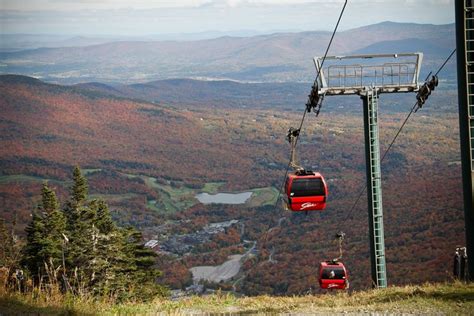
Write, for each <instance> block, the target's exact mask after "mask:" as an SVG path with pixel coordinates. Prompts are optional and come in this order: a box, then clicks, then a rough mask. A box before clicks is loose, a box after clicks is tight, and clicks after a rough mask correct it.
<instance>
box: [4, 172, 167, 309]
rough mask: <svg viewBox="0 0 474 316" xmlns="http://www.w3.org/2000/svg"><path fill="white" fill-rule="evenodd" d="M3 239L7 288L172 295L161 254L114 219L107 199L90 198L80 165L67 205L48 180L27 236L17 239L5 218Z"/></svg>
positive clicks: (119, 296)
mask: <svg viewBox="0 0 474 316" xmlns="http://www.w3.org/2000/svg"><path fill="white" fill-rule="evenodd" d="M0 238H1V239H2V241H3V242H2V243H0V251H1V252H0V267H2V271H3V272H1V273H0V276H1V275H3V287H4V288H8V287H9V286H10V288H12V287H14V288H15V289H16V290H20V291H28V290H32V289H38V290H41V291H46V292H52V291H57V292H63V293H66V292H67V293H72V294H74V295H93V296H97V297H99V296H105V297H112V298H115V299H118V300H128V299H134V300H136V299H139V300H146V299H150V298H153V297H155V296H157V295H166V293H167V290H166V288H164V287H163V286H161V285H160V284H158V283H157V279H158V277H159V276H160V275H161V272H160V271H159V270H158V269H157V268H156V266H155V256H156V254H155V253H154V252H153V251H152V250H151V249H148V248H146V247H144V245H143V240H142V235H141V233H140V232H139V231H137V230H136V229H134V228H131V227H128V228H122V227H118V226H117V225H116V224H115V223H114V222H113V220H112V217H111V214H110V211H109V209H108V206H107V204H106V203H105V202H104V201H103V200H101V199H89V198H88V184H87V180H86V178H85V177H84V176H83V174H82V172H81V170H80V168H79V167H75V168H74V171H73V184H72V186H71V188H70V194H69V198H68V200H67V201H66V202H65V203H64V206H63V207H61V206H60V202H59V200H58V198H57V196H56V193H55V192H54V190H53V189H52V188H50V186H49V185H48V183H47V182H45V183H43V187H42V190H41V202H40V204H39V206H38V207H37V209H36V210H34V211H33V212H32V219H31V222H30V223H29V225H28V226H27V227H26V240H25V241H23V242H20V241H18V240H16V236H15V235H14V234H13V232H9V231H8V229H7V225H6V224H5V222H4V221H3V220H1V221H0ZM12 280H14V282H12ZM0 286H2V284H0Z"/></svg>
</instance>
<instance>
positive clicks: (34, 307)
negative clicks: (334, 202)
mask: <svg viewBox="0 0 474 316" xmlns="http://www.w3.org/2000/svg"><path fill="white" fill-rule="evenodd" d="M332 294H333V293H326V294H324V295H305V296H299V297H295V296H293V297H271V296H258V297H242V298H237V297H235V296H232V295H225V294H221V293H218V294H215V295H210V296H204V297H197V296H195V297H190V298H185V299H181V300H173V301H172V300H164V299H157V300H155V301H153V302H151V303H147V304H136V303H135V304H133V303H129V304H118V305H114V304H111V303H110V302H108V303H107V302H92V301H88V300H74V301H72V300H69V301H67V302H65V301H63V300H61V299H57V298H56V299H55V300H50V301H45V300H44V299H43V298H40V299H37V300H33V299H32V298H31V297H28V296H21V295H14V296H8V295H4V296H2V295H0V309H1V310H2V311H3V312H4V313H5V314H6V315H9V314H23V313H27V314H31V313H35V314H36V315H63V314H66V313H74V314H76V313H78V314H87V315H116V314H134V315H136V314H139V315H141V314H143V315H150V314H158V313H160V314H161V313H166V314H180V315H196V314H209V313H211V314H224V313H225V314H229V313H232V314H305V315H306V314H318V315H319V314H325V315H326V314H346V313H350V314H369V313H370V314H410V315H412V314H415V315H420V314H436V315H468V314H471V313H472V309H473V308H474V287H473V286H472V285H464V284H461V283H454V284H434V285H430V284H424V285H422V286H406V287H391V288H388V289H383V290H369V291H363V292H353V293H350V294H348V293H337V294H334V295H332Z"/></svg>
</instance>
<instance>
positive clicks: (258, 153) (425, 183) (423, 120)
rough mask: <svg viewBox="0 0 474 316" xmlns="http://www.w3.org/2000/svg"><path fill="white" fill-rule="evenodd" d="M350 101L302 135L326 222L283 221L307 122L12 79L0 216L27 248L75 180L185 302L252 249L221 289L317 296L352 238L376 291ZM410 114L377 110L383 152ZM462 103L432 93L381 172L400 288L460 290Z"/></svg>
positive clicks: (354, 103)
mask: <svg viewBox="0 0 474 316" xmlns="http://www.w3.org/2000/svg"><path fill="white" fill-rule="evenodd" d="M94 86H97V85H94ZM102 88H104V87H102ZM255 89H256V88H255ZM256 90H258V89H256ZM184 93H185V92H183V94H184ZM295 93H299V92H295ZM261 95H262V94H260V96H259V97H258V98H257V103H258V102H259V98H261ZM411 97H413V98H414V96H413V95H412V96H411ZM229 98H235V96H233V97H232V96H229ZM407 98H408V97H407ZM269 99H270V100H271V99H272V97H271V96H270V97H269ZM347 99H348V101H346V102H347V103H340V102H339V100H340V99H338V98H334V99H331V98H328V100H327V102H326V103H325V106H324V108H323V112H321V115H320V117H319V118H317V119H316V118H314V117H313V115H310V116H309V117H308V121H307V122H306V124H305V128H304V132H303V134H302V138H301V142H300V145H299V146H300V147H299V148H300V149H299V150H300V157H301V161H302V163H303V164H304V165H305V166H307V167H308V168H312V169H314V170H320V171H321V172H323V173H324V176H325V177H326V179H327V181H328V183H329V191H330V195H329V200H328V208H327V209H326V210H325V211H324V212H321V213H316V214H309V215H308V216H304V215H302V214H290V213H287V212H284V211H283V210H282V209H281V208H280V207H279V205H277V207H274V206H275V199H276V195H277V193H276V192H277V191H276V190H277V189H276V188H278V187H279V186H280V185H281V181H282V176H283V174H282V173H283V171H284V170H285V167H286V164H287V162H288V160H287V159H288V155H289V146H288V144H287V142H286V140H285V139H284V137H285V135H286V131H287V129H288V127H290V126H294V125H295V124H296V123H297V122H299V120H300V119H301V113H300V112H295V111H288V110H282V109H275V108H269V109H264V108H253V107H250V106H249V107H247V108H244V107H242V108H239V107H222V108H220V107H218V106H216V105H215V104H214V105H212V106H210V105H207V104H203V105H201V106H200V107H188V106H182V105H181V106H180V105H179V104H173V105H172V106H171V105H169V104H167V103H165V102H164V103H160V104H155V103H150V102H146V101H137V100H134V99H131V98H124V97H118V96H114V95H111V94H110V93H109V92H107V93H103V92H102V91H98V90H97V89H95V90H94V89H93V90H88V89H87V87H84V86H83V87H75V86H60V85H52V84H47V83H44V82H41V81H39V80H36V79H32V78H27V77H21V76H1V77H0V131H1V132H0V165H1V168H0V170H1V171H0V172H1V173H0V215H1V216H2V217H4V218H6V219H7V221H9V222H10V223H11V222H12V221H13V219H16V221H17V223H18V225H17V231H18V232H21V231H22V228H23V227H24V225H25V224H26V223H27V222H29V220H30V213H31V211H32V210H33V209H34V208H35V205H36V204H37V202H38V198H39V192H40V187H41V182H42V181H43V180H48V181H49V183H50V184H52V185H53V187H54V188H56V189H57V191H58V193H59V195H60V197H61V196H64V195H65V194H66V192H67V188H68V187H69V185H70V182H68V181H69V172H70V170H72V166H74V165H76V164H79V165H80V166H81V167H82V168H83V169H84V171H85V173H86V175H87V179H88V181H89V186H90V188H91V194H92V195H93V197H101V198H104V199H106V200H107V201H108V202H109V203H110V204H111V206H112V207H111V208H112V209H113V211H114V219H115V220H116V221H117V222H119V223H120V224H123V225H128V224H132V225H134V226H137V227H139V228H141V229H142V231H143V232H144V234H145V236H146V237H147V239H153V240H157V243H158V244H159V247H157V248H156V251H157V252H159V254H160V258H159V265H160V268H161V269H162V270H163V271H164V277H163V282H165V283H166V284H168V285H170V287H172V288H173V289H184V288H186V286H188V285H190V284H191V283H192V280H190V273H189V269H190V268H192V267H197V266H218V265H221V264H223V263H224V262H226V261H227V260H228V256H229V255H243V254H245V253H246V252H248V251H249V250H250V249H251V247H252V246H253V245H254V246H255V249H254V251H252V252H251V254H250V255H248V256H244V257H243V258H244V259H243V260H242V262H241V264H242V267H241V269H240V270H239V273H238V274H237V275H235V276H233V277H232V278H231V279H229V280H226V281H225V282H222V283H220V284H211V285H209V286H210V287H211V288H219V287H220V288H222V289H227V290H231V289H232V288H233V287H235V291H236V292H238V293H245V294H247V295H257V294H262V293H265V294H272V295H287V294H303V293H306V292H307V291H308V290H311V291H313V290H314V291H316V289H315V287H314V286H315V284H316V277H315V273H316V269H317V264H318V262H319V261H321V260H325V259H328V258H332V257H334V256H335V255H336V251H337V249H336V247H335V245H334V243H333V241H332V239H333V235H334V234H335V233H336V232H338V231H340V230H344V231H345V232H346V234H347V240H346V242H347V243H346V246H345V256H344V258H345V263H346V264H347V265H348V267H349V271H350V275H351V285H352V286H353V288H354V289H362V288H367V287H369V286H370V277H369V262H368V259H367V258H368V242H367V240H368V231H367V215H366V212H367V211H366V201H365V198H363V199H361V201H360V202H359V204H358V206H357V207H356V208H355V209H354V211H353V212H352V213H349V209H350V208H351V206H352V204H353V203H354V201H355V198H356V197H357V194H358V192H359V191H360V189H361V185H363V184H364V181H365V161H364V146H363V128H362V114H361V112H362V109H361V106H360V100H359V98H357V97H353V98H347ZM407 100H409V103H408V102H407V103H404V102H397V100H395V99H390V98H386V97H385V96H382V97H381V104H382V105H381V114H380V115H381V117H380V122H381V129H380V137H381V143H382V150H384V149H385V148H386V146H387V144H388V143H389V141H390V140H391V138H392V137H393V135H394V133H395V132H396V131H397V129H398V127H399V125H400V124H401V121H402V120H403V119H404V118H405V116H406V113H407V112H408V111H409V109H410V108H411V106H412V104H413V99H407ZM456 100H457V99H456V94H455V92H453V91H450V90H436V91H435V92H434V93H433V94H432V96H430V100H429V102H428V103H427V105H426V106H425V107H424V108H423V109H422V110H420V111H418V112H417V113H416V114H415V115H414V116H413V118H412V120H411V121H410V122H409V125H407V127H406V129H405V130H404V132H403V134H402V135H401V137H400V139H399V141H398V142H397V144H396V146H395V147H394V148H393V150H392V151H391V153H390V155H389V156H388V157H387V159H386V161H384V163H383V165H382V168H383V172H384V182H383V190H384V209H385V227H386V246H387V264H388V273H389V276H388V278H389V283H390V284H408V283H422V282H426V281H444V280H447V279H449V276H450V272H449V271H450V270H451V267H450V264H451V256H452V251H453V249H454V248H455V247H456V246H457V245H461V244H463V242H464V240H463V238H464V230H463V225H464V223H463V218H462V217H463V215H462V214H463V213H462V202H461V178H460V165H459V150H458V134H457V129H456V128H453V127H456V126H457V124H458V117H457V114H456ZM232 102H237V101H235V99H234V100H233V101H232ZM349 107H350V108H351V110H350V111H345V110H344V109H346V108H349ZM393 108H396V109H397V111H393V110H392V109H393ZM202 192H207V193H217V192H228V193H234V192H235V193H240V192H251V193H252V195H251V196H252V197H251V198H250V200H249V201H248V202H246V203H245V204H240V205H226V204H202V203H199V201H198V200H197V199H196V197H195V195H196V194H198V193H202ZM447 192H449V194H447ZM228 223H230V224H228ZM279 224H280V225H279ZM225 225H227V226H225ZM216 227H218V228H219V229H214V230H213V232H211V233H209V231H212V229H210V228H216ZM221 228H222V229H221ZM170 262H172V264H170Z"/></svg>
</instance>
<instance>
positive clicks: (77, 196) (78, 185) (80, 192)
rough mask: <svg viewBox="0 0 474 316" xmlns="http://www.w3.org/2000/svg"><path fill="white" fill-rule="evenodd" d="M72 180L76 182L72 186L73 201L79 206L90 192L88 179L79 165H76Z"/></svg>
mask: <svg viewBox="0 0 474 316" xmlns="http://www.w3.org/2000/svg"><path fill="white" fill-rule="evenodd" d="M72 180H73V182H74V183H73V185H72V188H71V201H72V203H73V205H74V206H79V205H81V203H83V202H84V201H85V200H86V198H87V193H88V187H87V180H86V178H85V177H84V176H83V175H82V172H81V169H80V168H79V166H76V167H74V171H73V173H72Z"/></svg>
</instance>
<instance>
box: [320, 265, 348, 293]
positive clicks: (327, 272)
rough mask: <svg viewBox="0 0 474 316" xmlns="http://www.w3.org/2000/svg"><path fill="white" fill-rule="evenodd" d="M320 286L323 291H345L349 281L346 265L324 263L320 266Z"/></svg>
mask: <svg viewBox="0 0 474 316" xmlns="http://www.w3.org/2000/svg"><path fill="white" fill-rule="evenodd" d="M319 286H320V287H321V288H322V289H336V290H345V289H347V288H349V279H348V275H347V270H346V267H345V266H344V264H342V262H339V261H323V262H321V263H320V264H319Z"/></svg>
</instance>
